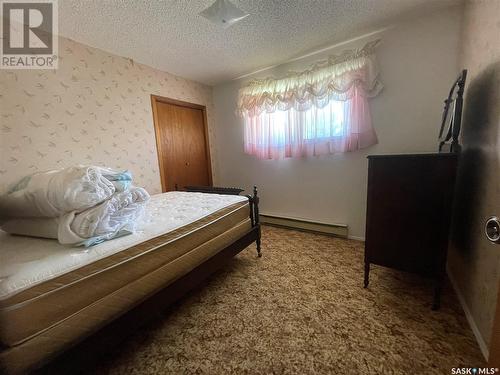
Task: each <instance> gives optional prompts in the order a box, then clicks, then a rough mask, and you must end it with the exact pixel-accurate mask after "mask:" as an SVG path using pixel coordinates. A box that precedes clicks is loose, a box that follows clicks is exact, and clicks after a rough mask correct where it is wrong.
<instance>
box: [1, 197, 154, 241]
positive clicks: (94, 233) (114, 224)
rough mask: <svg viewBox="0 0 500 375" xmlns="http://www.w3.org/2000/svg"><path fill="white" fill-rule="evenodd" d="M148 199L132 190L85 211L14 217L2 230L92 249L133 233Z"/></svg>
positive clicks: (6, 222) (4, 224)
mask: <svg viewBox="0 0 500 375" xmlns="http://www.w3.org/2000/svg"><path fill="white" fill-rule="evenodd" d="M148 200H149V194H148V193H147V192H146V190H144V189H142V188H138V187H130V189H128V190H125V191H123V192H121V193H116V194H113V195H112V196H111V197H110V198H109V199H107V200H105V201H104V202H102V203H100V204H98V205H96V206H95V207H92V208H89V209H87V210H85V211H82V212H76V211H72V212H68V213H66V214H64V215H62V216H60V217H58V218H29V217H28V218H13V219H10V220H7V221H5V222H4V223H3V224H2V227H1V228H2V230H4V231H5V232H7V233H11V234H19V235H24V236H32V237H42V238H54V239H57V240H58V241H59V242H60V243H61V244H64V245H85V246H90V245H94V244H96V243H99V242H102V241H105V240H109V239H111V238H114V237H117V236H120V235H123V234H128V233H132V232H134V231H135V227H136V225H137V223H138V222H139V220H140V218H141V216H142V215H143V212H144V204H145V203H146V202H147V201H148Z"/></svg>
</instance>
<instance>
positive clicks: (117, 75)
mask: <svg viewBox="0 0 500 375" xmlns="http://www.w3.org/2000/svg"><path fill="white" fill-rule="evenodd" d="M59 55H60V60H59V69H58V70H55V71H51V70H10V71H8V70H0V115H1V117H0V137H1V138H0V151H1V158H0V159H1V160H0V191H3V190H4V189H5V188H6V187H7V186H8V185H9V184H10V183H12V182H14V181H15V180H17V179H18V178H20V177H22V176H23V175H26V174H29V173H32V172H36V171H41V170H47V169H52V168H58V167H64V166H70V165H75V164H93V165H106V166H109V167H115V168H126V169H129V170H130V171H132V173H133V174H134V178H135V181H136V182H135V184H136V185H138V186H143V187H145V188H146V189H147V190H148V191H149V192H150V193H152V194H154V193H159V192H161V185H160V175H159V170H158V158H157V153H156V141H155V134H154V127H153V117H152V112H151V99H150V95H151V94H156V95H162V96H166V97H170V98H175V99H179V100H184V101H188V102H192V103H197V104H202V105H205V106H206V107H207V117H208V126H209V139H210V144H211V145H214V144H215V139H214V133H213V102H212V88H211V87H209V86H205V85H202V84H199V83H197V82H193V81H189V80H187V79H183V78H180V77H176V76H174V75H171V74H169V73H165V72H161V71H158V70H155V69H153V68H150V67H148V66H145V65H141V64H138V63H135V62H134V61H132V60H130V59H126V58H123V57H119V56H115V55H111V54H109V53H107V52H104V51H101V50H98V49H95V48H91V47H88V46H85V45H82V44H80V43H77V42H75V41H72V40H69V39H66V38H60V39H59ZM210 151H211V156H212V166H213V167H212V169H213V175H214V180H216V176H217V170H216V168H215V165H214V162H213V160H216V159H215V150H214V149H213V147H211V150H210Z"/></svg>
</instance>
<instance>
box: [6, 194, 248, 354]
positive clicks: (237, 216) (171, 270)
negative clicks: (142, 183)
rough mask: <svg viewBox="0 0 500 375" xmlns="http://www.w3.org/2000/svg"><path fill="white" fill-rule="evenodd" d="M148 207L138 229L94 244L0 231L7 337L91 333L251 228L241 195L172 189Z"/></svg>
mask: <svg viewBox="0 0 500 375" xmlns="http://www.w3.org/2000/svg"><path fill="white" fill-rule="evenodd" d="M146 212H147V220H146V224H145V225H144V226H143V229H142V230H140V231H139V232H137V233H135V234H132V235H129V236H126V237H122V238H119V239H115V240H112V241H108V242H105V243H102V244H99V245H96V246H94V247H91V248H89V249H82V248H74V247H66V246H63V245H59V244H58V243H57V242H56V241H54V240H44V239H35V238H27V237H17V236H10V235H7V234H5V233H1V234H0V244H1V249H0V341H1V342H2V344H4V345H7V346H15V345H21V346H22V344H23V343H24V342H26V341H28V343H29V342H30V341H33V342H34V343H36V342H37V341H40V340H41V343H44V342H46V341H47V338H46V335H47V334H49V335H50V332H58V333H57V334H56V336H57V335H59V336H57V340H56V341H59V342H63V341H65V340H62V339H61V337H60V335H64V336H65V337H66V339H67V341H70V339H73V338H74V337H78V335H81V334H82V332H81V331H82V330H83V331H85V332H86V333H89V332H90V331H91V330H95V329H96V327H98V326H99V325H102V324H104V323H105V322H106V321H109V320H110V319H112V318H113V317H114V316H116V315H117V314H118V315H119V314H121V313H123V312H124V311H126V310H127V309H129V308H131V307H133V306H134V305H135V304H137V303H138V302H140V301H141V300H143V299H145V298H147V297H148V296H149V295H151V294H153V293H155V292H156V291H158V290H160V289H162V288H163V287H165V286H166V285H168V284H169V283H171V282H173V281H175V280H176V279H178V278H180V277H182V276H183V275H185V274H186V273H188V272H189V271H190V270H192V269H194V268H195V267H197V266H198V265H200V264H201V263H203V262H204V261H205V260H207V259H209V258H210V257H212V256H213V255H215V254H216V253H217V252H218V251H220V250H221V249H223V248H224V247H226V246H228V245H229V244H231V243H232V242H234V241H235V240H236V239H238V238H240V237H241V236H242V235H243V234H245V233H246V232H248V231H249V230H250V229H251V223H250V220H249V205H248V199H247V198H245V197H241V196H228V195H216V194H203V193H185V192H170V193H165V194H160V195H156V196H153V197H152V199H151V201H150V202H148V205H147V208H146ZM20 249H22V251H20ZM89 314H90V315H89ZM89 316H91V318H89ZM85 319H88V321H85V322H84V320H85ZM69 322H71V324H69V326H68V323H69ZM75 322H79V323H78V325H76V326H75ZM33 339H37V340H33ZM30 345H31V344H30ZM57 345H59V344H57ZM57 345H56V346H57ZM38 348H39V347H38ZM47 350H50V348H49V347H48V348H47Z"/></svg>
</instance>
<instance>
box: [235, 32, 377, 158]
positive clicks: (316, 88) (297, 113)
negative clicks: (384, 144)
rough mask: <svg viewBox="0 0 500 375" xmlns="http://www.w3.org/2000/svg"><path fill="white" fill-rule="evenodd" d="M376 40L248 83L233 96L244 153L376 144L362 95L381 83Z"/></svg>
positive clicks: (313, 151) (290, 153) (303, 152)
mask: <svg viewBox="0 0 500 375" xmlns="http://www.w3.org/2000/svg"><path fill="white" fill-rule="evenodd" d="M377 43H378V41H375V42H372V43H369V44H367V45H366V46H365V47H364V48H363V49H361V50H357V51H351V52H347V53H345V54H343V55H342V56H339V57H332V58H330V59H329V60H328V61H327V62H322V63H318V64H316V66H315V67H313V68H312V69H311V70H308V71H305V72H301V73H296V74H294V75H289V76H287V77H286V78H283V79H266V80H256V81H252V82H250V84H249V85H247V86H246V87H244V88H242V89H241V90H240V93H239V97H238V112H239V113H240V115H241V116H242V117H243V118H244V126H245V130H244V134H245V152H246V153H248V154H251V155H255V156H257V157H258V158H261V159H281V158H286V157H303V156H310V155H323V154H332V153H336V152H346V151H355V150H358V149H360V148H364V147H368V146H370V145H373V144H375V143H377V136H376V134H375V131H374V130H373V128H372V124H371V117H370V112H369V105H368V99H369V98H370V97H373V96H375V95H377V94H378V92H380V90H381V89H382V84H381V83H380V82H379V81H378V78H377V77H378V72H377V68H376V64H375V61H374V56H373V49H374V47H375V46H376V44H377Z"/></svg>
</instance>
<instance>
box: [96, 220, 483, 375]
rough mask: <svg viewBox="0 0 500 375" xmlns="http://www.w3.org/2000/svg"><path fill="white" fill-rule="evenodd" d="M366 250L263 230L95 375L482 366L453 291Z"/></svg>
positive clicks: (435, 370) (423, 370) (428, 370)
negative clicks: (372, 258) (376, 261)
mask: <svg viewBox="0 0 500 375" xmlns="http://www.w3.org/2000/svg"><path fill="white" fill-rule="evenodd" d="M362 284H363V244H362V243H360V242H357V241H351V240H343V239H336V238H332V237H327V236H322V235H315V234H310V233H302V232H296V231H291V230H286V229H278V228H272V227H264V229H263V257H262V258H261V259H258V258H256V257H255V248H254V246H251V247H249V248H248V249H246V250H244V251H243V252H242V253H241V254H240V255H239V256H238V257H236V258H235V259H234V261H232V263H231V264H230V265H229V266H228V267H227V268H226V269H225V270H224V271H221V272H219V273H217V274H216V275H214V276H213V277H212V278H211V279H210V280H209V281H208V283H207V285H206V286H205V287H203V288H201V289H200V290H197V291H196V292H194V293H192V294H191V295H189V296H188V297H186V298H184V299H183V300H182V301H181V302H180V303H179V304H177V305H175V306H174V307H173V308H171V309H170V310H169V311H167V312H166V313H165V315H164V318H163V319H162V320H161V321H157V322H155V323H154V324H152V325H150V326H147V327H145V328H143V329H142V330H140V331H139V332H137V333H136V334H135V335H134V336H132V337H130V339H129V340H128V341H126V342H125V343H124V344H123V345H122V346H120V347H119V348H117V349H116V350H115V352H114V353H113V354H112V355H110V356H108V357H107V359H106V360H105V361H104V362H102V363H101V364H100V365H99V366H98V367H97V368H95V369H93V370H92V371H90V373H92V374H97V373H99V374H101V373H111V374H169V373H171V374H192V373H197V374H201V373H203V374H271V373H275V374H450V373H451V368H452V367H471V366H484V365H485V363H484V360H483V358H482V356H481V353H480V351H479V349H478V347H477V344H476V342H475V340H474V337H473V335H472V332H471V331H470V329H469V326H468V325H467V322H466V320H465V317H464V315H463V313H462V310H461V308H460V307H459V304H458V302H457V299H456V297H455V296H454V294H453V292H452V290H451V287H450V286H447V287H446V288H445V290H444V295H443V300H442V308H441V310H440V311H437V312H435V311H431V309H430V303H431V299H432V284H430V283H429V282H428V281H423V280H421V279H420V278H418V277H416V276H412V275H408V274H404V273H399V272H394V271H390V270H387V269H383V268H381V267H376V266H373V267H372V273H371V280H370V287H369V288H368V289H363V287H362Z"/></svg>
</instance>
